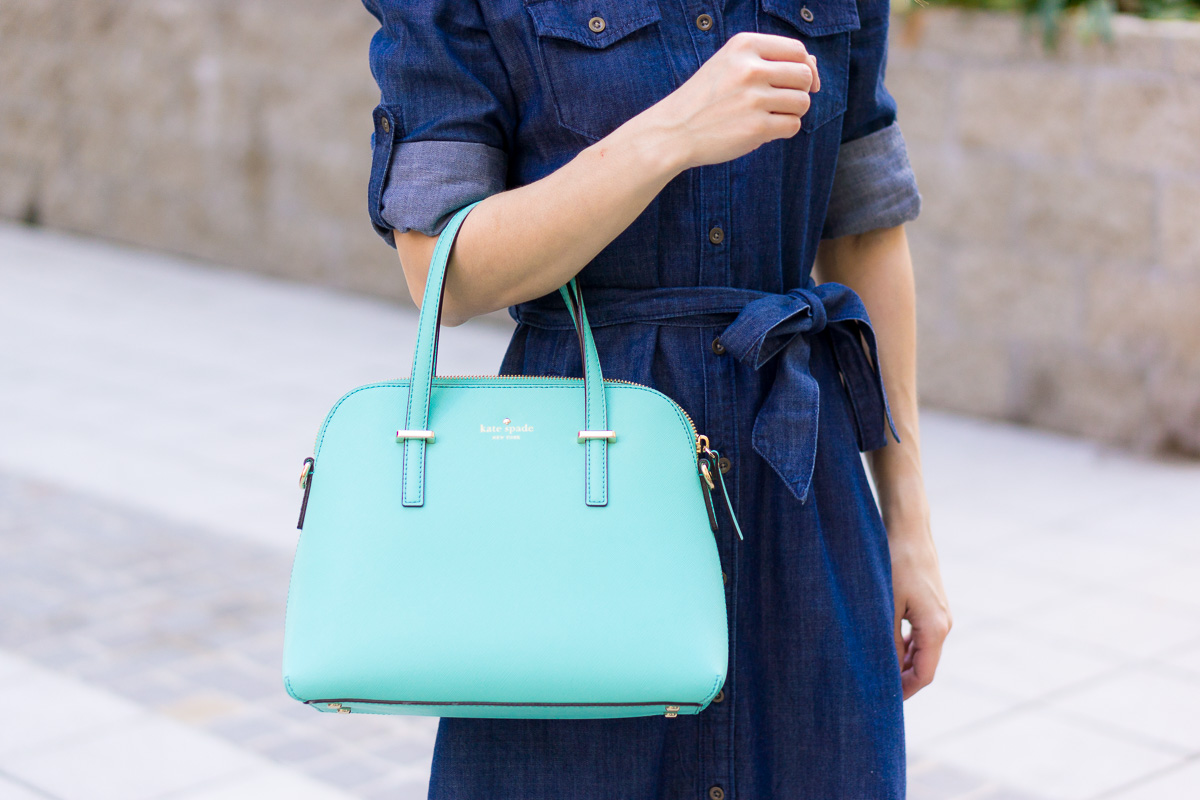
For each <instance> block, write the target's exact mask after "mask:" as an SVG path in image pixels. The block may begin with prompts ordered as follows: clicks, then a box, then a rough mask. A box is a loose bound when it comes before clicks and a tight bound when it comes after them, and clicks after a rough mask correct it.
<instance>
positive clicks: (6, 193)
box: [0, 153, 41, 221]
mask: <svg viewBox="0 0 1200 800" xmlns="http://www.w3.org/2000/svg"><path fill="white" fill-rule="evenodd" d="M0 175H3V176H4V177H3V180H0V218H3V219H15V220H26V221H36V220H38V218H39V217H40V215H41V210H40V208H39V199H38V195H39V184H40V179H39V175H38V168H37V165H36V164H33V163H30V162H29V161H28V160H26V159H21V158H13V157H12V156H9V155H6V154H3V153H0Z"/></svg>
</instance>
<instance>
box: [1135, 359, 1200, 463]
mask: <svg viewBox="0 0 1200 800" xmlns="http://www.w3.org/2000/svg"><path fill="white" fill-rule="evenodd" d="M1198 358H1200V354H1198V353H1196V352H1193V353H1192V354H1191V358H1190V360H1189V361H1187V362H1182V363H1181V362H1174V363H1172V362H1163V363H1162V364H1160V365H1156V367H1155V368H1154V369H1153V370H1152V374H1151V378H1150V381H1149V386H1148V392H1149V394H1150V398H1151V404H1152V408H1151V412H1150V414H1149V416H1148V419H1147V420H1146V423H1147V428H1146V431H1145V434H1144V436H1143V438H1142V440H1140V441H1139V442H1137V443H1136V444H1138V445H1140V446H1141V447H1142V448H1143V449H1148V450H1153V451H1157V452H1160V453H1164V454H1170V455H1177V456H1178V455H1183V456H1190V457H1192V458H1195V457H1200V363H1197V361H1198Z"/></svg>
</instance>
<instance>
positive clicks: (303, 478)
mask: <svg viewBox="0 0 1200 800" xmlns="http://www.w3.org/2000/svg"><path fill="white" fill-rule="evenodd" d="M312 468H313V461H312V459H311V458H306V459H304V469H302V470H300V488H301V489H307V488H308V476H309V475H311V474H312Z"/></svg>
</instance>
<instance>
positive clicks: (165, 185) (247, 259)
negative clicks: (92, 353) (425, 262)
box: [0, 0, 408, 298]
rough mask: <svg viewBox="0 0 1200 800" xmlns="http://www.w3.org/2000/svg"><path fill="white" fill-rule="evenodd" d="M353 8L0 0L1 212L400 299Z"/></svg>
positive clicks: (201, 0)
mask: <svg viewBox="0 0 1200 800" xmlns="http://www.w3.org/2000/svg"><path fill="white" fill-rule="evenodd" d="M376 28H377V25H376V23H375V20H374V19H373V18H372V17H371V15H370V14H368V13H367V11H366V10H365V9H364V8H363V6H362V4H361V3H359V2H358V1H357V0H6V1H5V2H0V217H7V218H10V219H27V220H32V221H37V222H39V223H41V224H44V225H49V226H54V227H57V228H65V229H69V230H73V231H80V232H84V233H89V234H97V235H101V236H106V237H111V238H113V239H119V240H123V241H126V242H133V243H137V244H141V245H146V246H149V247H153V248H159V249H163V250H169V251H173V252H177V253H184V254H189V255H194V256H198V257H201V258H206V259H213V260H216V261H219V262H223V263H226V264H232V265H236V266H238V267H243V268H246V269H252V270H257V271H262V272H267V273H272V274H276V275H283V276H288V277H293V278H296V279H299V280H305V281H315V282H320V283H324V284H330V285H334V286H340V287H345V288H350V289H354V290H360V291H367V292H372V293H376V294H381V295H384V296H388V297H394V298H407V296H408V294H407V290H406V289H405V286H404V279H403V275H402V273H401V272H400V270H399V262H398V261H397V260H396V256H395V252H394V251H393V250H391V249H390V248H388V247H387V246H386V245H383V246H381V245H382V243H381V241H380V239H379V238H378V237H377V236H376V235H375V232H374V231H373V229H372V228H371V226H370V222H369V219H368V217H367V199H366V197H367V192H366V185H367V173H368V171H369V168H370V157H371V152H370V136H371V129H372V125H371V109H372V108H374V107H375V104H376V103H377V102H378V97H379V90H378V88H377V87H376V85H375V82H374V80H372V78H371V74H370V71H369V67H368V63H367V45H368V42H369V41H370V37H371V35H372V34H373V33H374V31H375V29H376Z"/></svg>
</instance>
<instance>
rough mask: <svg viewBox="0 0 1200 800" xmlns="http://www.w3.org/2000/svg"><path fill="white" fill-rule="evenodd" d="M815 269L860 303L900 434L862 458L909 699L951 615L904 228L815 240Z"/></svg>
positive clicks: (930, 671) (928, 672)
mask: <svg viewBox="0 0 1200 800" xmlns="http://www.w3.org/2000/svg"><path fill="white" fill-rule="evenodd" d="M816 271H817V276H818V278H819V279H820V280H822V281H836V282H837V283H842V284H845V285H846V286H849V287H850V288H851V289H853V290H854V291H855V292H857V293H858V295H859V296H860V297H861V298H862V300H863V303H864V304H865V305H866V307H867V313H868V314H870V316H871V325H872V327H874V329H875V336H876V339H877V340H878V343H879V359H880V362H881V364H882V367H883V382H884V386H885V387H886V389H887V396H888V403H889V404H890V406H891V410H892V417H893V419H894V420H895V422H896V430H897V432H898V433H899V434H900V440H901V441H900V442H899V443H897V442H895V441H894V440H892V441H889V442H888V445H887V446H886V447H882V448H880V449H878V450H873V451H871V453H870V455H869V456H868V460H869V463H870V466H871V474H872V477H873V478H874V480H875V487H876V489H877V490H878V492H879V505H880V511H881V512H882V514H883V521H884V524H885V525H886V527H887V532H888V547H889V549H890V550H891V556H892V588H893V593H894V595H895V601H896V617H895V636H896V652H897V656H898V658H899V659H900V662H901V668H902V670H903V671H902V673H901V679H902V682H903V687H904V696H905V698H906V699H907V698H908V697H910V696H911V695H912V694H913V693H915V692H916V691H917V690H919V689H920V688H922V687H923V686H926V685H928V684H929V682H930V681H932V680H933V675H934V671H935V670H936V668H937V662H938V659H939V658H940V657H941V651H942V642H943V641H944V640H945V638H946V635H947V634H948V633H949V631H950V625H951V617H950V608H949V605H948V602H947V600H946V591H945V589H944V588H943V586H942V577H941V572H940V569H939V567H938V558H937V550H936V548H935V547H934V544H933V535H932V532H931V530H930V523H929V503H928V500H927V499H926V495H925V479H924V477H923V475H922V473H921V440H920V430H919V426H918V420H917V356H916V352H917V332H916V291H915V288H914V282H913V269H912V257H911V255H910V254H909V249H908V239H907V237H906V236H905V232H904V226H903V225H900V226H897V227H895V228H882V229H878V230H873V231H869V232H867V233H863V234H858V235H853V236H843V237H841V238H838V239H827V240H825V241H823V242H821V245H820V247H819V248H818V251H817V267H816ZM902 619H907V620H908V621H909V623H910V624H911V625H912V633H911V636H910V637H909V638H908V639H905V638H903V637H902V636H901V629H900V621H901V620H902Z"/></svg>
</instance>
